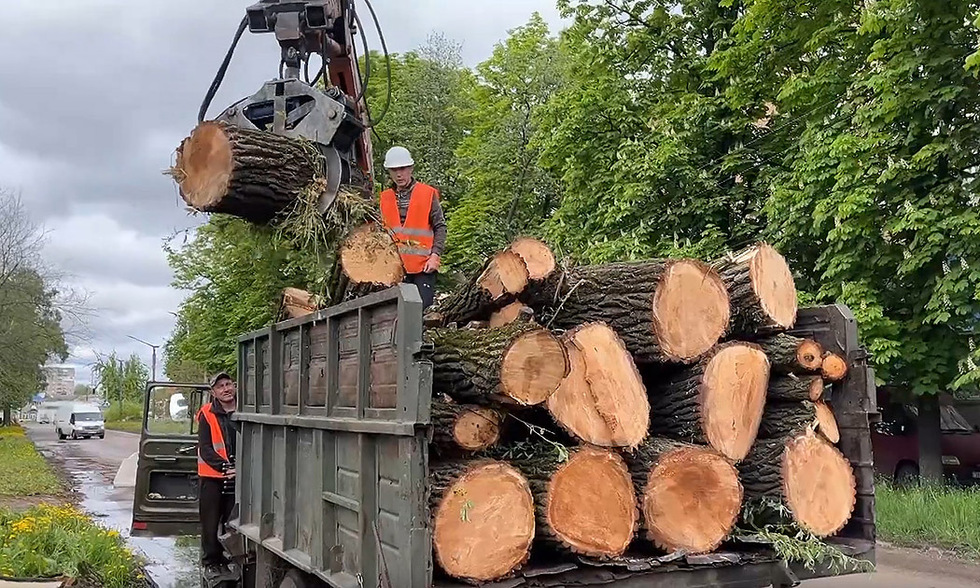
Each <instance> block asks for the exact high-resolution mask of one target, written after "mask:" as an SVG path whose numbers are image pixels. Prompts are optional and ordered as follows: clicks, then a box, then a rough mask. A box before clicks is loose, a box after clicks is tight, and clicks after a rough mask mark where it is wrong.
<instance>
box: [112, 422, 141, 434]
mask: <svg viewBox="0 0 980 588" xmlns="http://www.w3.org/2000/svg"><path fill="white" fill-rule="evenodd" d="M105 428H107V429H112V430H114V431H126V432H128V433H139V432H140V429H142V428H143V423H142V422H141V421H106V422H105Z"/></svg>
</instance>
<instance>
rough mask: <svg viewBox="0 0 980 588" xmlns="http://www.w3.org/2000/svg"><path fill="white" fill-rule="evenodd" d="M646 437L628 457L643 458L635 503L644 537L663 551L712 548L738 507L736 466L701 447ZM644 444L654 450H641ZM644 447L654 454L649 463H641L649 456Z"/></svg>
mask: <svg viewBox="0 0 980 588" xmlns="http://www.w3.org/2000/svg"><path fill="white" fill-rule="evenodd" d="M651 441H652V440H651ZM651 441H648V442H647V443H644V445H643V446H641V451H638V452H637V453H638V455H637V456H636V461H634V462H633V465H634V466H636V465H638V464H640V463H642V464H643V465H641V466H640V467H641V468H642V471H641V472H640V474H641V475H640V477H641V480H642V484H639V487H640V508H641V511H642V513H643V522H644V527H645V528H646V534H647V537H648V538H649V539H650V541H651V542H653V543H654V544H655V545H656V546H657V547H659V548H661V549H663V550H665V551H667V552H674V551H678V550H684V551H686V552H688V553H708V552H710V551H713V550H714V549H716V548H717V547H718V545H720V544H721V542H722V541H724V539H725V538H726V537H728V535H729V534H730V533H731V530H732V528H733V527H734V526H735V521H736V520H737V519H738V515H739V512H741V509H742V484H741V483H740V482H739V480H738V472H737V470H736V469H735V467H734V466H732V464H731V463H730V462H729V461H728V460H726V459H725V458H724V457H722V456H721V455H720V454H718V453H717V452H716V451H714V450H712V449H709V448H707V447H702V446H697V445H687V444H682V443H679V442H671V441H668V440H663V439H658V440H656V441H653V442H651ZM648 447H650V448H654V449H656V451H655V453H654V452H644V451H642V449H644V448H648ZM650 453H654V455H655V460H651V461H653V463H652V466H648V465H647V464H648V463H649V462H647V463H643V462H644V461H646V459H644V458H647V459H649V458H651V457H654V455H650ZM643 474H645V475H643Z"/></svg>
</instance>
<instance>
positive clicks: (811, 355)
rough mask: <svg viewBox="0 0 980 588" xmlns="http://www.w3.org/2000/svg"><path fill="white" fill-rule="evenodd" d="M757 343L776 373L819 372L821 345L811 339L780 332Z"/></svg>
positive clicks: (821, 359) (821, 354)
mask: <svg viewBox="0 0 980 588" xmlns="http://www.w3.org/2000/svg"><path fill="white" fill-rule="evenodd" d="M757 343H758V344H759V345H760V346H762V350H763V351H765V352H766V355H768V356H769V362H770V363H771V364H772V370H773V372H776V373H780V374H787V373H797V374H798V373H801V372H802V373H809V372H819V371H820V365H821V364H822V363H823V355H824V353H823V347H822V346H821V345H820V344H819V343H817V342H816V341H814V340H813V339H801V338H799V337H793V336H792V335H787V334H785V333H780V334H778V335H776V336H774V337H769V338H768V339H762V340H760V341H757Z"/></svg>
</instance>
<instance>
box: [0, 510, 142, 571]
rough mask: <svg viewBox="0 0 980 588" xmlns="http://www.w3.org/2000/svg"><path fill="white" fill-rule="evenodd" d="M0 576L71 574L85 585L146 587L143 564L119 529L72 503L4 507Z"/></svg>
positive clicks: (0, 515)
mask: <svg viewBox="0 0 980 588" xmlns="http://www.w3.org/2000/svg"><path fill="white" fill-rule="evenodd" d="M0 575H3V576H8V577H15V578H44V577H52V576H60V575H67V576H69V577H73V578H79V579H83V580H85V582H83V585H95V586H104V587H105V588H129V587H143V586H147V585H148V583H147V581H146V579H145V576H144V573H143V562H142V561H140V559H139V558H137V557H136V556H135V555H134V554H133V553H132V552H131V551H130V550H129V549H128V548H127V547H126V544H125V541H124V540H123V538H122V537H121V536H120V535H119V533H118V532H116V531H113V530H110V529H106V528H104V527H101V526H99V525H97V524H95V523H94V522H92V520H91V519H90V518H89V517H88V516H86V515H85V514H84V513H82V512H80V511H78V510H77V509H76V508H75V507H73V506H71V505H64V506H51V505H44V504H42V505H40V506H36V507H34V508H32V509H30V510H28V511H25V512H22V513H14V512H12V511H8V510H0Z"/></svg>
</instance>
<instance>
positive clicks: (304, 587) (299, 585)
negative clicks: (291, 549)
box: [279, 570, 314, 588]
mask: <svg viewBox="0 0 980 588" xmlns="http://www.w3.org/2000/svg"><path fill="white" fill-rule="evenodd" d="M279 588H314V584H313V583H312V582H310V581H309V580H307V579H306V575H305V574H303V572H301V571H299V570H289V571H288V572H286V576H285V577H284V578H283V579H282V582H279Z"/></svg>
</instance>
